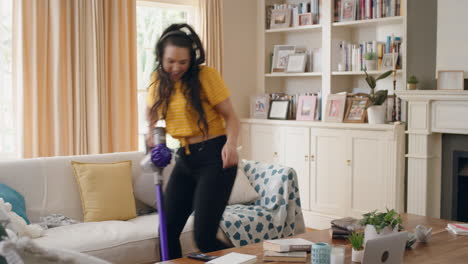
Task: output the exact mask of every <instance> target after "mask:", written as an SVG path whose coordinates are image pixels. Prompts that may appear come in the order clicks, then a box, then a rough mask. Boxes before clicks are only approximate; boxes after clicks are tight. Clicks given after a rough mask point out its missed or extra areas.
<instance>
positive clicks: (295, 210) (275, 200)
mask: <svg viewBox="0 0 468 264" xmlns="http://www.w3.org/2000/svg"><path fill="white" fill-rule="evenodd" d="M243 170H244V172H245V174H246V175H247V177H248V178H249V180H250V183H251V184H252V186H253V187H254V189H255V191H257V192H258V193H259V194H260V197H259V198H258V199H257V200H256V201H254V202H253V203H254V204H255V205H261V206H262V207H265V208H266V209H268V210H270V211H284V212H283V213H286V214H287V215H288V216H287V217H293V218H294V219H295V220H294V223H295V228H294V232H293V233H294V234H300V233H303V232H305V225H304V217H303V214H302V209H301V199H300V195H299V187H298V186H299V185H298V180H297V174H296V171H295V170H294V169H293V168H290V167H285V166H281V165H276V164H267V163H263V162H258V161H249V160H243Z"/></svg>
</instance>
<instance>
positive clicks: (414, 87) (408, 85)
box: [406, 83, 416, 90]
mask: <svg viewBox="0 0 468 264" xmlns="http://www.w3.org/2000/svg"><path fill="white" fill-rule="evenodd" d="M406 89H407V90H416V84H415V83H408V84H406Z"/></svg>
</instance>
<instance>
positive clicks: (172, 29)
mask: <svg viewBox="0 0 468 264" xmlns="http://www.w3.org/2000/svg"><path fill="white" fill-rule="evenodd" d="M184 28H185V29H186V30H187V31H188V32H186V31H184V30H182V29H184ZM170 36H181V37H184V38H187V39H188V40H190V41H191V42H192V49H193V51H194V53H195V65H200V64H202V63H204V62H205V51H204V49H203V46H202V43H201V40H200V38H199V37H198V35H197V33H196V32H195V30H193V28H192V27H191V26H189V25H188V24H173V25H171V26H169V27H168V28H167V29H166V30H165V31H164V32H163V33H162V35H161V37H160V38H159V40H158V43H157V44H156V52H158V50H160V49H159V48H160V47H161V45H162V44H163V43H164V41H165V40H166V39H167V38H168V37H170ZM157 55H158V57H160V56H161V55H162V54H157Z"/></svg>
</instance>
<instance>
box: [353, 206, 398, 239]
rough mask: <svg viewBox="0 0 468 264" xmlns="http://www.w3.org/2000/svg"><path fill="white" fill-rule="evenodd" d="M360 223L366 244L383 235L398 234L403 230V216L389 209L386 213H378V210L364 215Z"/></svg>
mask: <svg viewBox="0 0 468 264" xmlns="http://www.w3.org/2000/svg"><path fill="white" fill-rule="evenodd" d="M362 216H363V219H362V220H361V221H360V224H361V225H362V226H365V229H364V238H365V239H364V240H365V241H364V243H365V242H366V241H367V240H369V239H373V238H376V237H379V236H382V235H386V234H389V233H393V232H398V231H400V230H402V229H403V226H402V223H403V221H402V219H401V216H400V215H399V214H398V213H397V212H396V211H395V210H393V209H392V210H389V209H387V211H386V212H377V210H375V211H372V212H369V213H367V214H363V215H362Z"/></svg>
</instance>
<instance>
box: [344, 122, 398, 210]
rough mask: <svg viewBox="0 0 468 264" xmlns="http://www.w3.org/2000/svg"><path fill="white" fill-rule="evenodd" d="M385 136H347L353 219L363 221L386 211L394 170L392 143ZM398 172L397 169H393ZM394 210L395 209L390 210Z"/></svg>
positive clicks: (368, 133)
mask: <svg viewBox="0 0 468 264" xmlns="http://www.w3.org/2000/svg"><path fill="white" fill-rule="evenodd" d="M386 135H387V134H386V133H385V132H375V131H349V132H348V133H347V137H348V140H347V143H348V146H347V160H348V161H349V162H348V164H347V170H348V174H349V175H350V176H349V179H348V181H347V185H348V186H349V188H348V197H349V199H348V201H347V203H348V204H347V206H346V207H347V208H348V209H349V210H350V211H349V212H348V215H349V216H352V217H362V214H364V213H368V212H370V211H373V210H379V211H382V210H385V209H386V198H387V195H388V182H387V181H388V179H389V177H391V176H390V175H389V173H391V172H392V169H391V168H390V167H389V165H390V164H391V163H392V160H394V158H392V157H391V156H392V155H390V153H389V149H390V148H391V146H392V142H391V141H389V140H388V139H387V138H386ZM393 170H394V169H393ZM389 209H392V208H389Z"/></svg>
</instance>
